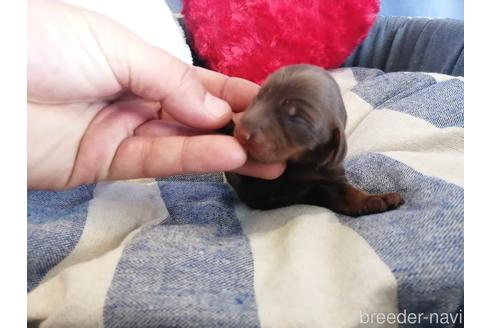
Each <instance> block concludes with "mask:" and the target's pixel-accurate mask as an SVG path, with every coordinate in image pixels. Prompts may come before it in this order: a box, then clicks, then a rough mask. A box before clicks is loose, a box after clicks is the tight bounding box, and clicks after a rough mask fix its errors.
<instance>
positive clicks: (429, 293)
mask: <svg viewBox="0 0 492 328" xmlns="http://www.w3.org/2000/svg"><path fill="white" fill-rule="evenodd" d="M332 74H333V76H334V77H335V79H336V80H337V82H338V83H339V85H340V87H341V90H342V94H343V97H344V101H345V104H346V108H347V112H348V124H347V129H346V133H347V137H348V139H347V140H348V156H347V159H346V161H345V166H346V169H347V174H348V177H349V179H350V180H351V182H353V183H354V184H355V185H357V186H358V187H360V188H362V189H364V190H366V191H370V192H388V191H398V192H400V193H402V194H403V196H404V198H405V201H406V203H405V204H404V205H403V206H402V207H400V208H398V209H397V210H394V211H390V212H386V213H382V214H375V215H368V216H363V217H360V218H351V217H346V216H343V215H338V214H335V213H333V212H331V211H329V210H327V209H324V208H320V207H315V206H307V205H296V206H291V207H286V208H279V209H275V210H271V211H257V210H251V209H249V208H247V207H246V206H244V205H243V204H241V203H240V202H239V201H238V200H237V198H236V197H235V195H234V192H233V191H232V189H231V188H230V187H229V186H228V185H227V184H225V183H224V182H223V179H222V175H221V174H212V175H203V176H184V177H178V178H174V179H168V180H153V179H152V180H143V181H142V180H141V181H121V182H108V183H98V184H96V185H88V186H82V187H80V188H77V189H74V190H68V191H63V192H29V193H28V317H29V319H30V320H35V321H37V322H41V327H131V328H136V327H216V326H221V327H259V326H262V327H337V328H342V327H357V326H362V327H364V326H367V327H370V326H378V324H380V326H394V325H398V324H399V325H400V326H402V327H404V326H408V327H410V326H412V327H415V326H418V327H426V326H427V327H455V324H456V322H459V321H460V320H461V319H462V316H463V314H462V304H463V134H464V129H463V127H464V119H463V83H464V82H463V79H462V78H454V77H450V76H446V75H439V74H426V73H406V72H398V73H388V74H384V73H383V72H381V71H378V70H374V69H362V68H346V69H339V70H334V71H332ZM413 319H415V320H417V319H418V320H419V321H418V325H412V323H417V321H412V320H413Z"/></svg>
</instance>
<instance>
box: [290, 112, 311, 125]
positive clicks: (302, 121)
mask: <svg viewBox="0 0 492 328" xmlns="http://www.w3.org/2000/svg"><path fill="white" fill-rule="evenodd" d="M289 122H292V123H295V124H307V121H306V119H305V118H304V116H302V115H297V114H294V115H289Z"/></svg>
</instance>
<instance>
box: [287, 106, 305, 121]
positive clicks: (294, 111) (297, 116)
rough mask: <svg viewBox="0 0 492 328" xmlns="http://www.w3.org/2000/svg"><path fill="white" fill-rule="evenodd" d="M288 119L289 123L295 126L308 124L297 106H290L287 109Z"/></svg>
mask: <svg viewBox="0 0 492 328" xmlns="http://www.w3.org/2000/svg"><path fill="white" fill-rule="evenodd" d="M287 117H288V120H289V122H292V123H295V124H307V123H308V122H307V120H306V117H305V116H304V115H303V114H302V112H301V111H300V110H299V109H298V108H297V107H295V106H290V107H288V108H287Z"/></svg>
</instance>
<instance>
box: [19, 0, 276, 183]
mask: <svg viewBox="0 0 492 328" xmlns="http://www.w3.org/2000/svg"><path fill="white" fill-rule="evenodd" d="M27 71H28V79H27V99H28V103H27V110H28V115H27V116H28V127H27V128H28V129H27V130H28V156H27V159H28V163H27V165H28V170H27V177H28V179H27V182H28V189H51V190H60V189H65V188H71V187H76V186H79V185H82V184H86V183H94V182H98V181H104V180H119V179H135V178H146V177H165V176H170V175H175V174H182V173H195V172H220V171H234V172H236V173H240V174H245V175H251V176H256V177H260V178H265V179H273V178H276V177H278V176H279V175H280V174H281V173H282V172H283V170H284V168H285V163H276V164H268V165H267V164H261V163H258V162H255V161H253V160H251V159H248V157H247V154H246V152H245V150H244V149H243V148H242V146H241V145H240V144H239V143H238V142H237V140H236V139H234V138H233V137H229V136H223V135H217V134H214V133H213V130H215V129H217V128H220V127H222V126H224V125H225V124H227V122H229V121H230V119H231V117H232V115H235V114H234V113H240V112H241V111H244V109H245V108H246V107H247V106H248V104H249V103H250V101H251V100H252V98H253V97H254V96H255V95H256V93H257V92H258V89H259V86H258V85H256V84H254V83H251V82H248V81H246V80H242V79H239V78H233V77H228V76H225V75H222V74H219V73H216V72H212V71H209V70H206V69H203V68H198V67H193V66H191V65H187V64H185V63H183V62H181V61H180V60H178V59H177V58H175V57H173V56H172V55H171V54H169V53H167V52H165V51H163V50H162V49H159V48H156V47H153V46H151V45H149V44H148V43H146V42H144V41H142V40H141V39H139V38H138V37H137V36H135V35H134V34H132V33H131V32H130V31H128V30H127V29H125V28H124V27H123V26H121V25H119V24H117V23H115V22H114V21H112V20H110V19H109V18H107V17H105V16H102V15H99V14H96V13H93V12H90V11H86V10H84V9H81V8H78V7H75V6H71V5H67V4H64V3H62V2H57V1H49V0H45V1H43V0H31V1H29V2H28V66H27Z"/></svg>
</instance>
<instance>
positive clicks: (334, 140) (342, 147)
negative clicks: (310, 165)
mask: <svg viewBox="0 0 492 328" xmlns="http://www.w3.org/2000/svg"><path fill="white" fill-rule="evenodd" d="M322 148H323V150H322V151H323V154H324V157H323V160H321V161H320V164H319V166H325V165H328V164H329V165H338V164H340V163H341V162H342V161H343V159H344V158H345V155H346V154H347V141H346V139H345V132H344V130H343V125H342V124H337V126H336V127H335V128H334V129H333V130H332V132H331V137H330V139H329V141H328V142H326V143H325V144H324V145H323V147H322Z"/></svg>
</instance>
